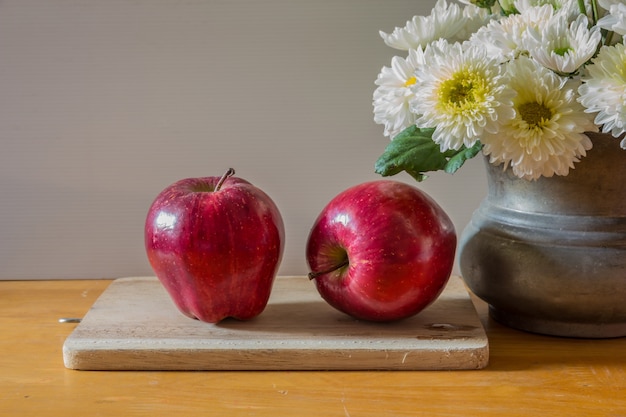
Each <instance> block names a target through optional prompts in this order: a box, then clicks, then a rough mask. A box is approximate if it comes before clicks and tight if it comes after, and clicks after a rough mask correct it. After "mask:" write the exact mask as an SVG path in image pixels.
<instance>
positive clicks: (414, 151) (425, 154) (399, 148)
mask: <svg viewBox="0 0 626 417" xmlns="http://www.w3.org/2000/svg"><path fill="white" fill-rule="evenodd" d="M434 131H435V129H432V128H428V129H420V128H418V127H416V126H411V127H408V128H407V129H405V130H404V131H402V132H401V133H400V134H398V135H397V136H396V137H395V138H394V139H393V140H392V141H391V142H390V143H389V145H387V147H386V148H385V151H384V152H383V154H382V155H381V156H380V158H378V160H377V161H376V164H375V165H374V168H375V171H376V173H377V174H380V175H382V176H383V177H388V176H392V175H396V174H398V173H400V172H402V171H405V172H407V173H408V174H409V175H411V176H412V177H413V178H415V180H416V181H418V182H419V181H423V180H425V179H426V178H427V177H428V176H427V175H426V172H431V171H440V170H443V171H445V172H448V173H454V172H456V170H458V169H459V168H460V167H461V166H462V165H463V164H464V163H465V161H466V160H468V159H470V158H473V157H474V156H476V155H477V154H478V152H480V149H481V148H482V145H481V144H480V142H477V143H476V145H474V146H473V147H471V148H469V149H468V148H466V147H462V148H461V149H460V150H458V151H455V150H449V151H446V152H441V149H440V147H439V145H438V144H436V143H435V142H433V139H432V135H433V132H434Z"/></svg>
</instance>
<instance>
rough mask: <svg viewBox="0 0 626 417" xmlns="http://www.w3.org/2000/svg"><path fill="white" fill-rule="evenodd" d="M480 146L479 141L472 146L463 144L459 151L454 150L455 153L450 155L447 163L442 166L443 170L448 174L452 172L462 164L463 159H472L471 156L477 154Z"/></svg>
mask: <svg viewBox="0 0 626 417" xmlns="http://www.w3.org/2000/svg"><path fill="white" fill-rule="evenodd" d="M482 148H483V144H482V143H480V141H476V143H475V144H474V146H472V147H471V148H466V147H465V146H463V147H462V148H461V149H460V150H459V151H455V152H456V153H455V154H454V155H453V156H452V157H450V159H449V160H448V163H447V164H446V166H445V167H444V171H446V172H447V173H448V174H454V173H455V172H456V171H457V170H458V169H459V168H461V167H462V166H463V164H464V163H465V161H467V160H468V159H472V158H473V157H475V156H476V155H478V153H479V152H480V150H481V149H482Z"/></svg>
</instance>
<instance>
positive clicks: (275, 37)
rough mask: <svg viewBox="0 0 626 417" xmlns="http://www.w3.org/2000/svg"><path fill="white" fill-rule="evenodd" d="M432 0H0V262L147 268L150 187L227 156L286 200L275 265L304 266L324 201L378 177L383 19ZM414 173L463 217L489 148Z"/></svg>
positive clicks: (40, 274) (33, 269)
mask: <svg viewBox="0 0 626 417" xmlns="http://www.w3.org/2000/svg"><path fill="white" fill-rule="evenodd" d="M434 3H435V1H434V0H428V1H426V0H425V1H415V0H316V1H300V0H230V1H228V0H203V1H201V0H182V1H181V0H178V1H177V0H108V1H97V0H83V1H79V0H3V1H1V2H0V106H1V107H0V139H1V144H2V146H1V148H0V279H48V278H51V279H60V278H101V277H105V278H115V277H121V276H132V275H150V274H152V272H151V270H150V267H149V265H148V263H147V260H146V257H145V254H144V248H143V223H144V219H145V215H146V211H147V209H148V207H149V205H150V203H151V202H152V200H153V198H154V197H155V196H156V194H157V193H158V192H159V191H160V190H161V189H163V188H164V187H165V186H167V185H169V184H170V183H172V182H174V181H175V180H178V179H181V178H185V177H191V176H208V175H220V174H221V173H222V172H223V171H224V170H225V169H226V168H227V167H229V166H232V167H234V168H235V169H236V170H237V174H238V175H239V176H241V177H243V178H246V179H248V180H249V181H251V182H253V183H254V184H256V185H257V186H259V187H260V188H262V189H264V190H265V191H266V192H267V193H268V194H270V195H271V196H272V197H273V198H274V200H275V201H276V203H277V204H278V205H279V207H280V208H281V212H282V214H283V217H284V219H285V223H286V230H287V248H286V252H285V256H284V260H283V263H282V266H281V269H280V274H283V275H293V274H304V273H306V272H307V270H306V263H305V261H304V247H305V243H306V237H307V234H308V231H309V229H310V227H311V225H312V223H313V221H314V219H315V217H316V216H317V214H318V213H319V211H320V210H321V209H322V208H323V206H324V205H325V204H326V203H327V202H328V201H329V200H330V199H331V198H332V197H333V196H334V195H336V194H337V193H338V192H340V191H342V190H343V189H345V188H347V187H349V186H352V185H355V184H357V183H360V182H364V181H368V180H375V179H379V178H380V177H378V176H377V175H376V174H375V173H374V172H373V164H374V161H375V160H376V158H377V157H378V155H379V154H380V153H381V152H382V150H383V149H384V147H385V146H386V144H387V143H388V140H387V139H386V138H384V137H383V136H382V127H381V126H378V125H375V124H374V123H373V121H372V107H371V96H372V92H373V90H374V80H375V78H376V76H377V74H378V72H379V70H380V68H381V67H382V66H384V65H388V64H389V61H390V59H391V57H392V56H393V55H394V54H395V53H396V52H395V51H393V50H391V49H390V48H388V47H386V46H385V45H384V44H383V42H382V40H381V39H380V37H379V35H378V31H379V30H384V31H391V30H393V28H394V27H395V26H401V25H404V23H405V21H406V20H408V19H410V18H411V17H412V16H413V15H414V14H427V13H429V10H430V8H431V7H432V5H433V4H434ZM396 178H397V179H399V180H402V181H406V182H409V183H413V181H412V179H411V178H410V177H408V176H405V175H400V176H398V177H396ZM419 187H420V188H422V189H423V190H425V191H426V192H427V193H429V194H430V195H431V196H432V197H434V198H435V199H436V200H437V201H438V202H439V203H440V204H441V205H442V206H443V208H444V209H445V210H446V211H447V212H448V213H449V214H450V216H451V217H452V218H453V220H454V222H455V224H456V226H457V229H458V231H459V232H460V231H461V230H462V228H463V227H464V225H465V224H466V223H467V221H468V220H469V217H470V215H471V212H472V211H473V210H474V208H475V207H476V206H477V204H478V202H479V201H480V200H481V198H482V197H483V195H484V192H485V185H484V174H483V170H482V161H480V160H478V159H476V160H474V161H471V162H470V163H469V166H467V167H466V168H465V169H463V170H462V171H461V172H459V173H457V174H456V175H455V176H453V177H451V176H449V175H446V174H441V175H439V174H437V175H435V176H433V177H431V178H430V179H429V180H428V181H427V182H426V183H422V184H420V185H419Z"/></svg>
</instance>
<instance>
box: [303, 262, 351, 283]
mask: <svg viewBox="0 0 626 417" xmlns="http://www.w3.org/2000/svg"><path fill="white" fill-rule="evenodd" d="M349 264H350V261H349V260H348V259H346V260H344V261H343V262H342V263H340V264H339V265H335V266H332V267H330V268H328V269H326V270H324V271H319V272H309V275H308V277H309V279H315V278H317V277H319V276H321V275H324V274H328V273H329V272H333V271H336V270H338V269H341V268H343V267H344V266H348V265H349Z"/></svg>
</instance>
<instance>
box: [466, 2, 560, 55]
mask: <svg viewBox="0 0 626 417" xmlns="http://www.w3.org/2000/svg"><path fill="white" fill-rule="evenodd" d="M553 16H554V8H553V7H552V6H550V5H546V6H543V7H533V8H529V9H527V10H525V12H524V13H522V14H512V15H509V16H507V17H504V18H502V19H500V20H493V21H491V22H490V23H489V24H488V25H486V26H484V27H482V28H480V29H479V30H478V31H477V32H476V33H475V34H474V35H473V36H472V37H471V39H470V42H471V43H472V44H475V45H476V46H477V47H479V48H481V49H483V50H485V51H486V52H487V54H488V56H489V57H491V58H496V59H498V60H499V61H500V62H507V61H510V60H511V59H515V58H517V57H518V56H519V55H522V54H526V53H528V51H527V50H526V46H525V45H524V41H523V40H524V36H525V35H524V34H525V33H526V31H527V30H528V29H529V28H541V27H545V26H547V24H548V22H549V21H550V19H552V17H553Z"/></svg>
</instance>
